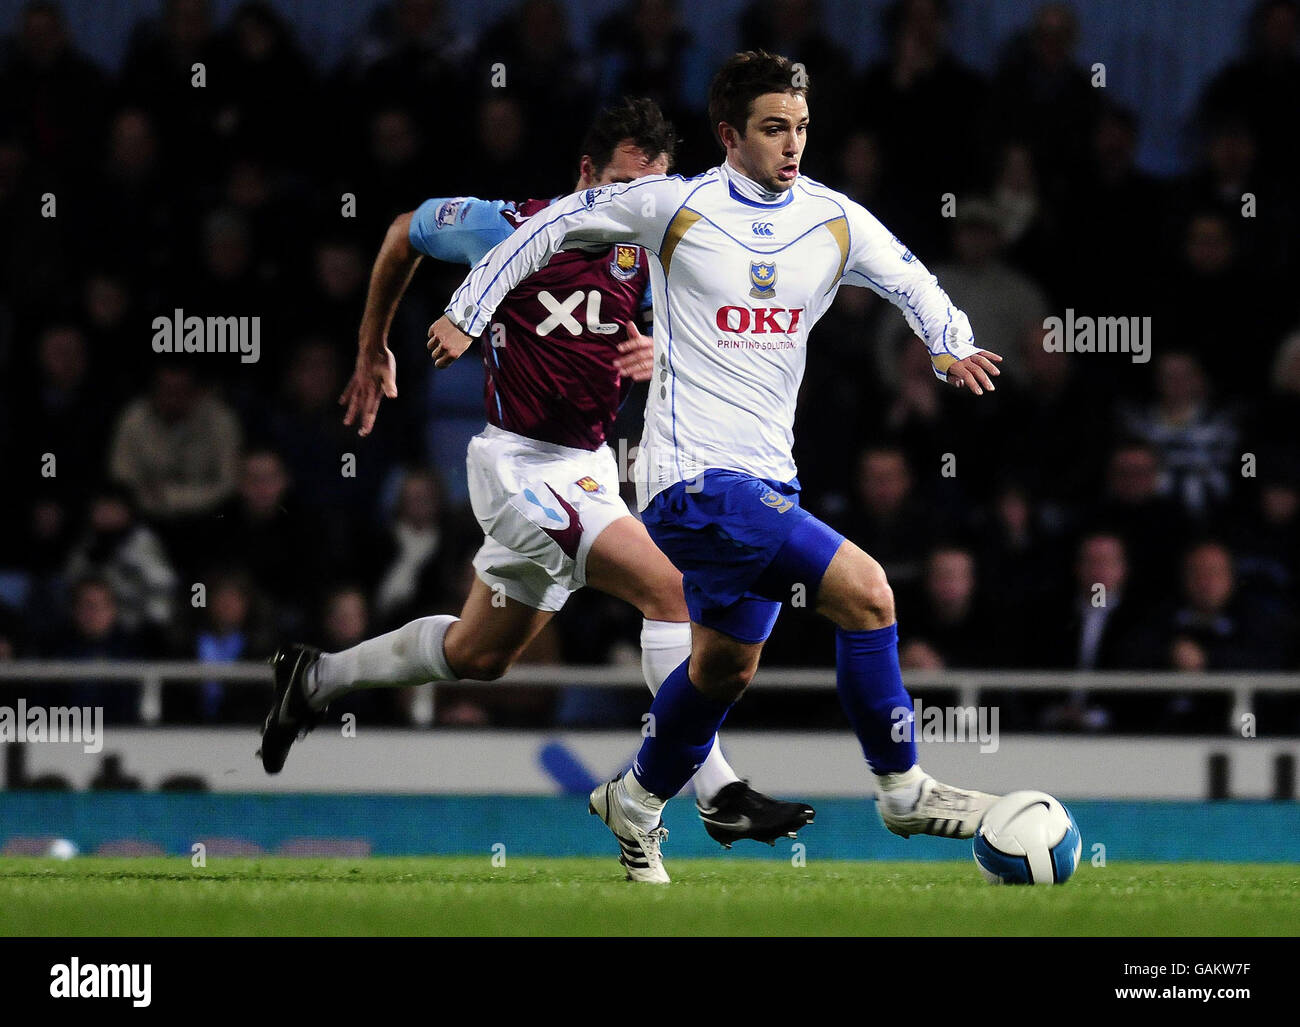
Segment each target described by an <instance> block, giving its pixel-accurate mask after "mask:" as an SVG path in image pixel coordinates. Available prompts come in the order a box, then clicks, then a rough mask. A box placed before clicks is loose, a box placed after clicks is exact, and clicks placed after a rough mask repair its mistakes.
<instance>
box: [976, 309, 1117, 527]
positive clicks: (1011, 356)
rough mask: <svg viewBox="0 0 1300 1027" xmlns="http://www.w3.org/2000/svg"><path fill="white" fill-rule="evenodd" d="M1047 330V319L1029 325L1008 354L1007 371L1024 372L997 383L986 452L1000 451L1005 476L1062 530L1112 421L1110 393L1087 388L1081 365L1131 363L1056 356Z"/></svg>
mask: <svg viewBox="0 0 1300 1027" xmlns="http://www.w3.org/2000/svg"><path fill="white" fill-rule="evenodd" d="M1046 332H1047V329H1045V328H1044V327H1043V325H1042V322H1039V323H1038V324H1035V325H1028V326H1026V328H1025V329H1024V332H1023V333H1022V334H1021V336H1020V337H1019V338H1018V339H1017V340H1015V346H1014V348H1012V349H1011V350H1009V351H1007V352H1006V353H1004V354H1003V355H1004V357H1005V360H1004V363H1003V365H1002V366H1004V367H1006V366H1008V365H1010V366H1015V367H1018V368H1019V374H1018V375H1010V374H1003V375H1002V376H1001V377H999V378H998V379H997V386H998V392H997V396H996V406H995V407H992V408H991V409H989V410H987V411H985V414H986V417H987V418H988V420H989V422H990V423H989V424H988V425H987V426H986V427H985V429H984V436H983V438H984V439H985V440H986V441H985V442H984V448H985V451H990V450H993V449H995V448H996V450H997V451H998V453H999V457H1000V464H1001V469H1002V470H1003V471H1004V473H1007V474H1010V475H1011V476H1012V477H1015V478H1019V479H1020V480H1022V481H1025V482H1028V483H1029V484H1030V485H1031V486H1032V489H1033V492H1034V494H1035V495H1036V496H1037V497H1038V498H1039V499H1040V500H1041V501H1043V502H1044V503H1046V504H1048V507H1049V508H1048V509H1047V510H1046V511H1045V513H1046V514H1047V516H1048V517H1049V519H1050V521H1051V523H1052V524H1053V525H1054V526H1055V527H1056V528H1058V529H1060V528H1062V527H1063V526H1064V522H1065V521H1066V520H1067V519H1068V518H1069V515H1070V513H1071V512H1072V511H1073V510H1076V509H1077V508H1078V506H1079V504H1080V503H1082V502H1083V501H1084V500H1085V498H1086V496H1087V489H1088V487H1089V485H1090V484H1091V482H1092V481H1093V480H1094V479H1095V477H1096V476H1097V473H1098V466H1097V465H1098V463H1099V462H1100V456H1101V453H1100V449H1101V444H1104V442H1105V439H1104V437H1099V432H1098V428H1097V426H1098V424H1099V423H1100V424H1105V423H1107V421H1108V420H1109V416H1108V414H1109V410H1110V406H1111V403H1112V402H1113V395H1112V394H1111V393H1110V392H1108V391H1103V390H1102V389H1100V388H1098V387H1096V386H1094V385H1090V384H1089V381H1088V379H1087V378H1086V377H1085V373H1084V370H1083V365H1086V364H1087V363H1088V361H1092V362H1093V365H1104V364H1106V363H1107V362H1108V361H1110V360H1120V359H1126V358H1124V357H1120V356H1112V355H1101V356H1082V355H1079V354H1073V353H1059V352H1052V351H1050V350H1049V349H1048V348H1047V346H1046V345H1045V344H1044V337H1045V335H1046ZM976 338H977V339H978V338H979V335H978V333H977V334H976ZM1100 374H1101V373H1100V372H1098V371H1094V372H1093V376H1094V377H1100Z"/></svg>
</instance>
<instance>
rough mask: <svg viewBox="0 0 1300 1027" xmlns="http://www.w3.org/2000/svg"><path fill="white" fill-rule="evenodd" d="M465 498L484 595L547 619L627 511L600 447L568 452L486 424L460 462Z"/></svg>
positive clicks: (613, 466) (613, 467) (610, 457)
mask: <svg viewBox="0 0 1300 1027" xmlns="http://www.w3.org/2000/svg"><path fill="white" fill-rule="evenodd" d="M465 464H466V468H467V470H468V477H469V499H470V505H471V507H472V508H473V510H474V516H475V517H476V518H477V519H478V522H479V525H480V526H481V527H482V528H483V533H484V535H486V536H487V537H486V538H485V539H484V540H483V546H482V548H481V549H479V551H478V553H477V554H475V556H474V570H475V572H476V573H477V574H478V576H479V578H480V579H481V580H482V581H483V582H484V583H485V584H487V585H488V587H489V588H496V587H497V586H499V587H500V590H501V591H504V593H505V594H506V595H507V596H509V597H510V598H511V599H514V600H515V601H516V602H520V603H523V604H525V605H526V606H531V607H532V608H533V609H536V610H546V611H549V612H554V611H556V610H559V609H560V608H561V607H563V606H564V604H565V602H566V601H567V600H568V598H569V596H570V595H572V594H573V593H574V592H576V591H577V590H578V589H580V588H582V587H583V586H584V585H585V584H586V583H587V555H588V554H589V553H590V552H591V546H592V544H593V543H594V542H595V541H596V539H597V538H598V537H599V536H600V533H601V532H602V531H604V530H605V529H606V528H607V527H608V526H609V525H610V524H612V523H613V522H614V521H616V520H618V519H619V518H620V517H629V516H631V511H630V510H629V509H628V506H627V504H626V503H625V502H623V499H622V497H621V496H620V495H619V491H618V488H619V480H618V465H617V462H616V461H615V459H614V454H613V452H612V451H611V450H610V448H609V447H608V446H601V447H600V448H599V449H596V450H585V449H571V448H570V447H568V446H558V445H555V444H553V443H549V442H539V441H537V440H536V439H530V438H526V437H525V436H523V435H516V434H515V433H514V432H508V431H505V430H504V429H501V428H497V427H495V426H494V425H487V426H486V427H485V428H484V429H483V431H482V432H480V433H479V434H478V435H475V436H474V438H472V439H471V440H470V443H469V450H468V452H467V453H466V456H465Z"/></svg>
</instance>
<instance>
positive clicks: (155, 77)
mask: <svg viewBox="0 0 1300 1027" xmlns="http://www.w3.org/2000/svg"><path fill="white" fill-rule="evenodd" d="M195 65H202V70H201V71H198V70H196V69H195ZM227 68H228V60H227V51H226V48H225V46H224V45H223V44H222V41H221V39H220V38H219V37H218V35H217V31H216V27H215V26H214V25H213V22H212V9H211V5H210V4H209V3H208V0H164V3H163V9H162V16H161V18H157V19H152V20H148V21H141V22H140V23H139V24H138V25H137V26H136V28H135V31H134V32H133V33H132V34H131V43H130V46H129V47H128V50H127V54H126V60H125V61H124V62H123V65H122V75H121V86H122V90H121V91H122V94H123V95H124V96H125V98H126V100H127V102H128V103H131V104H134V105H138V106H140V107H142V108H144V109H145V110H147V111H149V113H150V114H151V115H152V116H153V117H154V118H156V119H157V121H158V123H159V125H160V126H161V128H162V131H163V133H164V134H165V135H166V136H167V139H168V142H169V144H171V145H172V146H174V147H175V151H176V152H177V153H183V154H185V155H186V161H185V164H184V166H178V167H177V168H176V169H175V173H176V174H185V173H186V172H188V173H189V174H201V173H202V169H204V168H205V167H207V166H210V162H211V161H213V159H214V158H215V157H216V155H217V150H218V146H219V143H218V138H217V137H218V130H219V126H218V123H217V121H218V112H219V110H220V104H221V93H222V92H223V90H222V83H223V82H225V81H226V79H227V78H228V72H227ZM196 74H201V75H202V82H203V83H204V85H203V86H202V88H195V82H196V79H195V75H196Z"/></svg>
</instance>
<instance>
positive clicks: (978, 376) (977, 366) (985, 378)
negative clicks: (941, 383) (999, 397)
mask: <svg viewBox="0 0 1300 1027" xmlns="http://www.w3.org/2000/svg"><path fill="white" fill-rule="evenodd" d="M1000 363H1002V358H1001V357H1000V356H998V355H997V354H996V353H993V352H991V351H990V350H986V349H982V350H980V351H979V352H978V353H972V354H971V355H970V356H968V357H966V358H965V359H964V360H958V361H957V362H956V363H954V364H953V365H952V366H951V367H949V368H948V384H949V385H955V386H956V387H957V388H959V389H961V388H968V389H970V390H971V392H973V393H975V395H977V396H982V395H984V390H985V389H987V390H988V391H989V392H996V391H997V390H996V389H995V388H994V387H993V380H992V378H990V377H989V376H990V375H992V376H993V378H996V377H997V376H998V375H1000V374H1001V373H1002V372H1001V371H999V370H998V369H997V365H998V364H1000Z"/></svg>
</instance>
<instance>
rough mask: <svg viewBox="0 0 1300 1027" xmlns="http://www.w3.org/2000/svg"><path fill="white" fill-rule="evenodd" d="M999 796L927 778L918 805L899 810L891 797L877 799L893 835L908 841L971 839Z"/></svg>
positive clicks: (883, 817) (884, 792)
mask: <svg viewBox="0 0 1300 1027" xmlns="http://www.w3.org/2000/svg"><path fill="white" fill-rule="evenodd" d="M999 798H1000V796H997V795H990V794H989V793H988V792H972V791H968V790H967V789H965V788H954V787H953V786H952V785H946V784H943V783H941V782H939V781H936V780H935V779H934V778H933V777H931V776H930V775H929V774H926V775H925V777H924V779H923V780H922V782H921V791H920V794H919V795H918V796H917V798H916V802H915V803H913V804H912V805H911V806H908V807H905V808H902V809H900V808H898V806H897V804H895V803H892V802H890V796H889V793H888V792H886V791H883V790H882V791H881V792H880V793H879V794H878V795H877V796H876V810H877V812H878V813H879V814H880V819H881V821H883V822H884V825H885V826H886V827H887V828H889V830H891V831H893V832H894V834H897V835H901V836H902V837H904V838H908V837H910V836H912V835H914V834H933V835H938V836H939V837H940V838H971V837H973V836H974V834H975V832H976V831H977V830H978V829H979V826H980V821H981V820H982V819H983V817H984V813H985V811H986V810H987V809H988V808H989V807H990V806H992V805H993V803H995V802H997V800H998V799H999Z"/></svg>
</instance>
